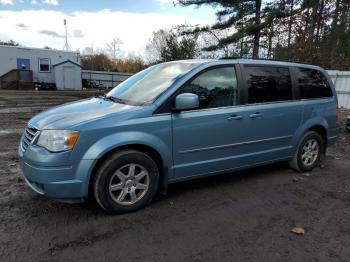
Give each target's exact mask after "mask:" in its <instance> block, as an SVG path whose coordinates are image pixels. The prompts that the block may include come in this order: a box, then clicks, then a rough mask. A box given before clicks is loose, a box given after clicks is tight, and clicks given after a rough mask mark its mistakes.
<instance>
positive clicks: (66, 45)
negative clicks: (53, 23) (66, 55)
mask: <svg viewBox="0 0 350 262" xmlns="http://www.w3.org/2000/svg"><path fill="white" fill-rule="evenodd" d="M63 24H64V28H65V30H66V43H65V44H64V47H63V50H66V51H69V50H70V47H69V45H68V33H67V20H66V19H63Z"/></svg>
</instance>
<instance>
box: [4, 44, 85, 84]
mask: <svg viewBox="0 0 350 262" xmlns="http://www.w3.org/2000/svg"><path fill="white" fill-rule="evenodd" d="M16 81H17V82H21V81H23V82H27V83H29V82H33V83H46V84H55V85H56V87H57V89H59V90H63V89H70V90H72V89H73V90H81V66H80V55H79V52H73V51H61V50H53V49H40V48H29V47H22V46H4V45H0V85H1V83H2V86H0V88H3V89H5V86H6V85H7V86H10V84H11V83H13V82H16ZM68 81H73V82H71V83H70V84H68ZM73 83H74V84H73Z"/></svg>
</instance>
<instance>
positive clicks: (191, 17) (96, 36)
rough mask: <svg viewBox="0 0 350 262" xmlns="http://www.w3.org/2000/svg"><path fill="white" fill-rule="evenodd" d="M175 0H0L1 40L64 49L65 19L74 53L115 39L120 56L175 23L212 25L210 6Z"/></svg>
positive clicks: (136, 49)
mask: <svg viewBox="0 0 350 262" xmlns="http://www.w3.org/2000/svg"><path fill="white" fill-rule="evenodd" d="M172 2H173V0H129V1H128V0H0V40H10V39H12V40H15V41H16V42H19V43H20V44H21V45H24V46H29V47H39V48H41V47H44V46H50V47H52V48H55V49H62V48H63V46H64V43H65V40H64V26H63V19H67V25H68V37H69V39H68V43H69V46H70V48H71V49H72V50H83V49H84V48H85V47H87V46H89V47H91V46H92V47H93V48H94V49H97V48H105V47H106V43H107V42H110V41H111V40H112V39H113V37H119V38H120V39H121V40H122V42H123V44H122V46H121V49H122V51H123V52H124V54H125V55H126V54H128V53H134V54H136V55H138V54H140V55H142V54H143V52H144V48H145V46H146V44H147V42H148V40H149V38H150V37H151V36H152V32H153V31H156V30H157V29H160V28H170V27H172V26H174V25H178V24H184V23H187V24H191V25H195V24H201V25H205V24H210V23H212V22H214V21H215V15H214V11H213V9H212V8H210V7H201V8H194V7H186V8H185V7H181V6H179V5H176V6H174V5H173V3H172Z"/></svg>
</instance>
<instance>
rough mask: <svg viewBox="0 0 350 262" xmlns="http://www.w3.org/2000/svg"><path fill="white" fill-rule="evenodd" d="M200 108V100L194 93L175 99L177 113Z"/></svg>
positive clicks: (181, 95) (184, 94)
mask: <svg viewBox="0 0 350 262" xmlns="http://www.w3.org/2000/svg"><path fill="white" fill-rule="evenodd" d="M198 106H199V98H198V96H197V95H195V94H192V93H183V94H180V95H178V96H176V98H175V107H174V110H175V111H180V110H188V109H195V108H197V107H198Z"/></svg>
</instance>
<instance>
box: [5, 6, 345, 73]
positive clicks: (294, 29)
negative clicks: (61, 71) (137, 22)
mask: <svg viewBox="0 0 350 262" xmlns="http://www.w3.org/2000/svg"><path fill="white" fill-rule="evenodd" d="M174 4H177V5H181V6H184V7H186V6H197V7H199V6H204V5H206V6H211V7H213V8H214V10H215V14H216V22H215V23H214V24H212V25H208V26H198V25H188V24H184V25H179V26H176V27H173V28H171V29H159V30H158V31H156V32H154V33H153V36H152V37H151V39H150V40H149V42H148V44H147V46H146V52H145V54H144V55H143V56H135V55H129V56H126V57H125V56H123V55H122V53H121V48H120V47H121V45H122V44H123V43H122V41H120V39H119V38H113V39H112V41H111V42H110V43H108V44H106V48H104V49H99V50H93V48H89V47H88V48H85V49H84V50H83V51H82V52H81V64H82V66H83V68H85V69H89V70H104V71H117V72H130V73H135V72H138V71H140V70H142V69H144V68H146V67H148V66H149V65H152V64H156V63H160V62H167V61H173V60H180V59H191V58H220V57H237V58H263V59H275V60H287V61H294V62H303V63H311V64H316V65H320V66H322V67H324V68H326V69H337V70H350V1H349V0H266V1H262V0H174ZM5 44H9V45H18V43H16V42H6V43H5Z"/></svg>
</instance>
